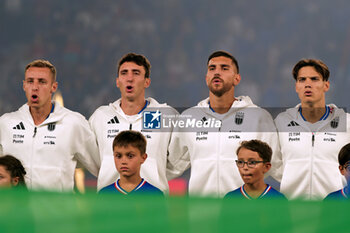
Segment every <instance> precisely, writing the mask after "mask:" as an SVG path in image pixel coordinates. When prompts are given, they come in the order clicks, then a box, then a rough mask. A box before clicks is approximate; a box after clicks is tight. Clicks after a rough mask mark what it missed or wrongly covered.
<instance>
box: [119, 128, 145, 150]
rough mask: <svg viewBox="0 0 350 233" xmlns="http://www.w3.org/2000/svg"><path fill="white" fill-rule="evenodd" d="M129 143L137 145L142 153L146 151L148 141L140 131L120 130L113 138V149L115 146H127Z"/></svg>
mask: <svg viewBox="0 0 350 233" xmlns="http://www.w3.org/2000/svg"><path fill="white" fill-rule="evenodd" d="M129 145H131V146H133V147H136V148H137V149H138V150H139V151H140V152H141V154H144V153H146V146H147V141H146V138H145V136H143V135H142V134H141V133H140V132H137V131H134V130H125V131H122V132H120V133H119V134H118V135H117V136H116V137H115V138H114V140H113V149H114V147H126V146H129Z"/></svg>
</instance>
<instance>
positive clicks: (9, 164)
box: [0, 155, 27, 187]
mask: <svg viewBox="0 0 350 233" xmlns="http://www.w3.org/2000/svg"><path fill="white" fill-rule="evenodd" d="M0 165H1V166H4V167H5V169H6V170H7V171H8V172H9V173H10V176H11V178H15V177H18V178H19V181H18V186H22V187H26V183H25V181H24V176H25V174H27V173H26V170H25V169H24V167H23V165H22V163H21V161H19V160H18V159H16V158H15V157H13V156H12V155H5V156H1V157H0Z"/></svg>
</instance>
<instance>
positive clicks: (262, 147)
mask: <svg viewBox="0 0 350 233" xmlns="http://www.w3.org/2000/svg"><path fill="white" fill-rule="evenodd" d="M242 148H245V149H248V150H251V151H254V152H257V153H258V154H259V156H260V158H262V159H263V161H264V162H271V157H272V150H271V147H270V146H269V145H268V144H267V143H265V142H262V141H260V140H256V139H255V140H250V141H243V142H241V144H240V146H239V147H238V148H237V151H236V154H237V155H238V152H239V151H240V150H241V149H242Z"/></svg>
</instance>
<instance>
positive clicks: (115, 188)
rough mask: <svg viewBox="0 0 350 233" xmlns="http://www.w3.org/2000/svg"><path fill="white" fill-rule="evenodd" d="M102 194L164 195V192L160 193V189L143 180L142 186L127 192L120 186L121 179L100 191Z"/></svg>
mask: <svg viewBox="0 0 350 233" xmlns="http://www.w3.org/2000/svg"><path fill="white" fill-rule="evenodd" d="M100 193H118V194H124V195H129V194H158V195H159V194H162V195H163V192H162V191H160V190H159V189H158V188H156V187H154V186H153V185H151V184H150V183H148V182H147V181H145V180H144V179H142V180H141V182H140V184H139V185H137V186H136V188H134V189H133V190H132V191H130V192H127V191H125V190H124V189H123V188H122V187H120V185H119V179H118V180H117V181H116V182H114V183H113V184H110V185H108V186H106V187H104V188H103V189H101V190H100Z"/></svg>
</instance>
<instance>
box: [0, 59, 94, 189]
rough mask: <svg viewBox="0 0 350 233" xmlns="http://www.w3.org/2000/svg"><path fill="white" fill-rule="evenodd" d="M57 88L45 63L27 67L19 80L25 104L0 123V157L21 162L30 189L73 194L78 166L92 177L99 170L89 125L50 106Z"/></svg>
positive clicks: (52, 69) (73, 113) (83, 119)
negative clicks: (23, 76)
mask: <svg viewBox="0 0 350 233" xmlns="http://www.w3.org/2000/svg"><path fill="white" fill-rule="evenodd" d="M57 85H58V84H57V82H56V68H55V67H54V66H53V65H52V64H51V63H50V62H49V61H45V60H35V61H33V62H31V63H29V64H28V65H27V66H26V68H25V79H24V81H23V90H24V92H25V94H26V97H27V103H26V104H24V105H23V106H22V107H21V108H20V109H19V110H18V111H15V112H11V113H6V114H4V115H3V116H2V117H1V118H0V154H2V155H3V154H11V155H13V156H15V157H16V158H18V159H19V160H20V161H21V162H22V164H23V166H24V167H25V170H26V171H27V175H26V176H25V179H26V184H27V187H28V188H29V189H35V190H50V191H72V190H73V186H74V171H75V167H76V164H77V161H79V162H80V163H81V164H82V165H83V166H84V167H86V168H87V169H88V170H89V171H90V172H91V173H92V174H93V175H95V176H97V173H98V168H99V166H100V158H99V156H98V148H97V144H96V139H95V135H94V134H93V132H92V131H91V129H90V127H89V123H88V121H87V120H86V119H85V118H84V117H83V116H82V115H80V114H79V113H77V112H72V111H70V110H68V109H66V108H63V107H61V106H60V105H59V104H56V103H55V102H52V99H51V98H52V94H53V93H54V92H55V91H56V89H57Z"/></svg>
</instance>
